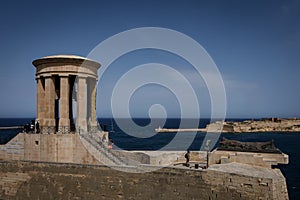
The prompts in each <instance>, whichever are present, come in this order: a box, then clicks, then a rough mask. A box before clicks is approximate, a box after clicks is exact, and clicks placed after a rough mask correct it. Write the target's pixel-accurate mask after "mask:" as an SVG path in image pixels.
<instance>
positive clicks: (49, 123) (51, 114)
mask: <svg viewBox="0 0 300 200" xmlns="http://www.w3.org/2000/svg"><path fill="white" fill-rule="evenodd" d="M55 96H56V94H55V84H54V78H53V77H51V76H48V77H45V112H44V117H45V118H44V122H43V124H42V126H44V127H45V128H47V129H48V130H47V133H55ZM43 132H45V131H44V130H43Z"/></svg>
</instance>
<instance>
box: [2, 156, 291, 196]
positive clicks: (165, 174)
mask: <svg viewBox="0 0 300 200" xmlns="http://www.w3.org/2000/svg"><path fill="white" fill-rule="evenodd" d="M148 168H151V166H148ZM153 168H154V169H155V167H153ZM137 170H138V169H137ZM234 170H236V171H234ZM255 174H257V175H255ZM9 177H11V179H10V178H9ZM0 198H1V199H2V198H3V199H205V200H208V199H210V200H214V199H221V200H222V199H224V200H225V199H226V200H227V199H233V200H234V199H264V200H265V199H275V200H277V199H278V200H285V199H288V196H287V191H286V185H285V179H284V177H283V176H282V174H281V173H280V171H277V170H273V169H267V168H257V167H252V166H249V165H243V164H238V163H229V164H225V165H217V166H216V167H212V168H211V169H209V170H205V171H202V170H190V169H184V168H163V169H159V170H157V171H153V172H149V173H126V172H121V171H116V170H114V169H111V168H109V167H107V166H99V165H98V166H96V165H76V164H58V163H34V162H15V161H14V162H7V161H6V162H0Z"/></svg>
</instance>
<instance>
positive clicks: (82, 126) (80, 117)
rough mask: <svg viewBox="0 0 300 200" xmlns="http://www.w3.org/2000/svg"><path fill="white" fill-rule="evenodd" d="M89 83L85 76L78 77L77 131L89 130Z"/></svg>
mask: <svg viewBox="0 0 300 200" xmlns="http://www.w3.org/2000/svg"><path fill="white" fill-rule="evenodd" d="M86 118H87V85H86V78H85V77H78V78H77V115H76V128H77V131H80V132H81V131H87V123H86Z"/></svg>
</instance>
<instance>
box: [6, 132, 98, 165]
mask: <svg viewBox="0 0 300 200" xmlns="http://www.w3.org/2000/svg"><path fill="white" fill-rule="evenodd" d="M0 160H31V161H44V162H62V163H82V164H101V162H100V161H99V160H98V159H96V158H95V157H94V156H92V155H91V154H90V153H89V152H88V151H87V149H86V148H85V147H84V146H83V144H82V141H81V140H80V137H79V135H77V134H25V133H19V134H18V135H17V136H16V137H14V138H13V139H12V140H11V141H9V142H8V143H7V144H5V145H0Z"/></svg>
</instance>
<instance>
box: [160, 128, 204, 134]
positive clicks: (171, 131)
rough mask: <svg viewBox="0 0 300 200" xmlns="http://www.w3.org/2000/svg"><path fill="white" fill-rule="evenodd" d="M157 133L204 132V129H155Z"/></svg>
mask: <svg viewBox="0 0 300 200" xmlns="http://www.w3.org/2000/svg"><path fill="white" fill-rule="evenodd" d="M155 132H157V133H175V132H206V128H180V129H176V128H160V127H158V128H156V129H155Z"/></svg>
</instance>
